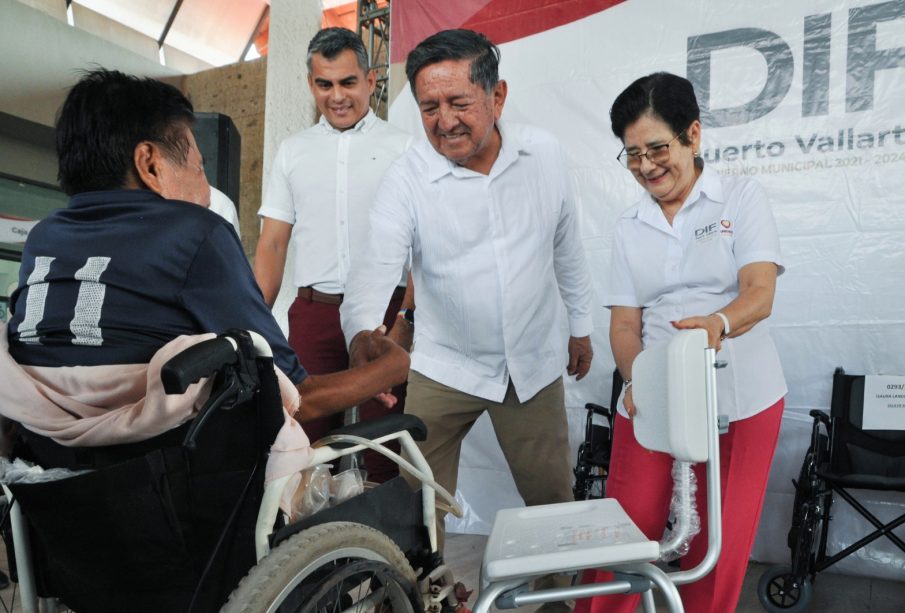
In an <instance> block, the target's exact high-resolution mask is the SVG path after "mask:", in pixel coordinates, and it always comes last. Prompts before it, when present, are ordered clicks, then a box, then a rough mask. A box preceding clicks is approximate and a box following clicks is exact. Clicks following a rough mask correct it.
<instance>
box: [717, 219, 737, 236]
mask: <svg viewBox="0 0 905 613" xmlns="http://www.w3.org/2000/svg"><path fill="white" fill-rule="evenodd" d="M720 225H721V226H723V229H722V230H720V234H722V235H723V236H732V235H733V234H735V233H734V232H733V231H732V222H731V221H729V220H728V219H721V220H720Z"/></svg>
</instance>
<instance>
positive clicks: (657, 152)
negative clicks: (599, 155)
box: [616, 128, 687, 170]
mask: <svg viewBox="0 0 905 613" xmlns="http://www.w3.org/2000/svg"><path fill="white" fill-rule="evenodd" d="M686 130H687V128H686ZM684 133H685V130H682V131H681V132H679V133H678V134H676V135H675V136H674V137H673V138H672V140H671V141H669V142H668V143H663V144H662V145H654V146H653V147H648V148H647V151H645V152H644V153H640V152H639V153H629V152H628V151H626V150H625V147H623V148H622V152H621V153H620V154H619V155H617V156H616V159H617V160H619V163H620V164H622V165H623V166H625V167H626V168H628V169H629V170H635V169H637V168H640V167H641V158H647V159H648V160H649V161H650V162H651V163H652V164H657V165H662V164H665V163H667V162H668V161H669V146H670V145H671V144H673V143H674V142H676V139H677V138H679V137H680V136H682V135H683V134H684Z"/></svg>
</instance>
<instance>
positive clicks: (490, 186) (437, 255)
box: [340, 30, 593, 525]
mask: <svg viewBox="0 0 905 613" xmlns="http://www.w3.org/2000/svg"><path fill="white" fill-rule="evenodd" d="M498 63H499V51H498V49H497V48H496V46H494V45H493V44H492V43H491V42H490V41H489V40H487V38H485V37H484V36H483V35H481V34H478V33H476V32H471V31H469V30H448V31H444V32H440V33H438V34H435V35H433V36H431V37H429V38H427V39H426V40H424V41H422V42H421V43H420V44H419V45H418V46H417V47H416V48H415V49H414V50H413V51H412V52H411V54H410V55H409V56H408V60H407V62H406V73H407V76H408V79H409V83H410V85H411V87H412V92H413V93H414V95H415V99H416V101H417V103H418V107H419V109H420V113H421V119H422V124H423V126H424V131H425V133H426V136H427V139H426V140H423V141H421V142H418V143H417V144H416V145H415V146H413V147H412V149H410V150H409V151H408V152H406V153H405V154H404V155H403V156H402V157H401V158H400V159H399V160H398V161H397V162H396V163H395V164H393V166H392V167H391V168H390V170H388V171H387V173H386V175H385V176H384V179H383V182H382V183H381V186H380V189H379V190H378V192H377V196H376V199H375V202H374V204H373V205H372V207H371V223H370V234H369V240H368V245H367V250H366V252H365V257H363V258H362V259H361V260H360V261H358V262H357V263H356V265H355V266H354V267H353V269H352V272H351V274H350V275H349V279H348V281H347V283H346V302H344V303H343V306H342V308H341V309H340V313H341V315H342V323H343V331H344V332H345V334H346V338H347V339H349V340H350V341H351V343H350V353H351V354H352V361H353V363H355V362H356V359H357V356H358V355H360V354H365V353H366V352H367V347H368V344H369V342H370V340H371V339H372V338H373V336H372V334H371V333H369V332H368V330H373V329H374V327H375V325H376V323H375V322H379V319H380V316H381V313H382V308H381V305H383V304H385V302H386V299H387V297H388V296H389V294H390V292H391V291H392V289H393V287H394V284H395V282H396V279H397V278H398V276H399V274H400V271H401V270H402V269H403V266H404V264H405V262H406V257H407V256H408V254H409V251H410V250H411V255H412V276H413V278H414V286H415V294H416V296H417V300H416V302H417V310H416V312H415V315H416V317H415V326H414V327H415V343H414V352H413V354H412V367H411V371H410V373H409V387H408V397H407V405H406V411H407V412H409V413H413V414H416V415H418V416H419V417H421V418H422V419H423V420H424V421H425V423H426V424H427V427H428V437H427V440H426V441H425V442H424V443H422V444H420V447H421V449H422V451H423V452H424V453H425V456H426V457H427V460H428V462H429V463H430V465H431V468H432V469H433V471H434V475H435V476H436V477H437V481H438V482H439V483H440V484H441V485H443V486H444V487H446V488H448V489H449V490H450V491H451V492H454V491H455V489H456V479H457V473H458V463H459V451H460V448H461V443H462V439H463V438H464V437H465V435H466V434H467V433H468V430H469V429H470V428H471V426H472V425H473V424H474V422H475V421H476V420H477V419H478V417H480V415H481V414H482V413H484V412H485V411H486V412H488V413H489V415H490V418H491V420H492V422H493V426H494V430H495V431H496V436H497V439H498V440H499V442H500V445H501V447H502V449H503V452H504V454H505V456H506V459H507V461H508V463H509V467H510V469H511V470H512V474H513V477H514V478H515V483H516V485H517V487H518V490H519V492H520V494H521V495H522V497H523V498H524V500H525V502H526V504H529V505H533V504H545V503H553V502H564V501H568V500H571V499H572V491H571V479H572V473H571V457H570V453H569V446H568V435H567V434H568V432H567V430H568V428H567V424H566V416H565V403H564V395H563V379H562V375H563V370H567V371H568V373H569V374H570V375H576V376H577V378H579V379H580V378H582V377H584V375H585V374H586V373H587V372H588V369H589V368H590V365H591V358H592V350H591V341H590V337H589V335H590V333H591V330H592V327H593V325H592V321H591V282H590V275H589V271H588V267H587V263H586V261H585V256H584V249H583V247H582V244H581V238H580V235H579V230H578V211H577V210H576V205H575V199H574V197H573V194H572V189H571V185H570V177H569V174H568V171H567V169H566V163H565V159H564V156H563V153H562V150H561V149H560V146H559V145H558V143H557V142H556V141H555V140H554V138H553V137H552V136H551V135H549V134H548V133H547V132H544V131H542V130H539V129H537V128H534V127H531V126H526V125H517V124H512V123H506V122H501V121H500V115H501V113H502V110H503V104H504V102H505V100H506V92H507V86H506V83H505V81H500V80H499V79H498ZM563 304H565V311H566V315H567V319H568V330H569V332H566V323H565V322H564V321H563V319H564V318H563V316H562V311H563V308H562V306H563ZM441 525H442V524H441Z"/></svg>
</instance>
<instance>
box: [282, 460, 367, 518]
mask: <svg viewBox="0 0 905 613" xmlns="http://www.w3.org/2000/svg"><path fill="white" fill-rule="evenodd" d="M363 491H364V474H363V471H362V470H361V469H358V468H354V467H353V468H350V469H349V470H345V471H343V472H341V473H339V474H337V475H331V474H330V466H329V465H328V464H318V465H317V466H312V467H311V468H307V469H305V470H303V471H302V481H301V483H299V486H298V489H297V490H296V491H295V495H294V496H293V497H292V511H291V519H292V521H298V520H300V519H303V518H305V517H309V516H311V515H314V514H315V513H317V512H318V511H322V510H323V509H326V508H329V507H333V506H336V505H338V504H339V503H341V502H344V501H346V500H348V499H349V498H352V497H353V496H357V495H358V494H361V493H362V492H363Z"/></svg>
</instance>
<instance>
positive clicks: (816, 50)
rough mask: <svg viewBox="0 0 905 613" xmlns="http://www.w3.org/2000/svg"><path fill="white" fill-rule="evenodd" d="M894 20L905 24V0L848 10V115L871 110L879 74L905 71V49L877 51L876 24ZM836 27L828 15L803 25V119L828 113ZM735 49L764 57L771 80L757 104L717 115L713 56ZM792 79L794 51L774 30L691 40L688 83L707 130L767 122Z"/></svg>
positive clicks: (808, 19)
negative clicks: (712, 85)
mask: <svg viewBox="0 0 905 613" xmlns="http://www.w3.org/2000/svg"><path fill="white" fill-rule="evenodd" d="M894 19H905V0H894V1H892V2H884V3H882V4H873V5H868V6H861V7H858V8H853V9H849V12H848V53H847V61H846V68H845V110H846V112H849V113H851V112H855V111H867V110H870V109H872V108H873V106H874V76H875V74H876V73H877V72H878V71H880V70H888V69H890V68H899V67H905V47H893V48H890V49H877V24H878V23H880V22H883V21H892V20H894ZM831 26H832V15H831V14H829V13H826V14H821V15H808V16H807V17H805V19H804V44H803V50H802V75H803V76H802V96H801V116H802V117H813V116H817V115H827V114H828V113H829V110H828V109H829V84H830V33H831ZM731 47H750V48H752V49H754V50H755V51H757V52H758V53H760V54H761V55H762V56H763V58H764V60H766V62H767V79H766V82H765V83H764V87H763V89H762V90H761V92H760V93H759V94H758V95H757V96H756V97H755V98H754V99H753V100H751V101H749V102H747V103H745V104H742V105H740V106H734V107H728V108H722V109H713V108H711V107H710V65H711V54H712V53H713V52H714V51H718V50H722V49H729V48H731ZM793 74H794V59H793V55H792V50H791V49H790V48H789V45H788V44H787V43H786V41H785V40H783V39H782V38H781V37H780V36H779V35H777V34H776V33H774V32H771V31H769V30H762V29H760V28H738V29H734V30H725V31H723V32H714V33H712V34H702V35H700V36H692V37H690V38H689V39H688V71H687V75H688V80H689V81H691V82H692V84H693V85H694V89H695V92H696V94H697V97H698V104H699V105H700V107H701V120H702V121H703V123H704V125H706V126H712V127H724V126H735V125H739V124H744V123H748V122H750V121H753V120H755V119H757V118H759V117H763V116H764V115H766V114H767V113H769V112H770V111H772V110H773V109H775V108H776V107H777V106H779V104H780V102H782V100H783V98H785V96H786V94H787V93H788V92H789V88H790V87H791V85H792V76H793Z"/></svg>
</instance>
